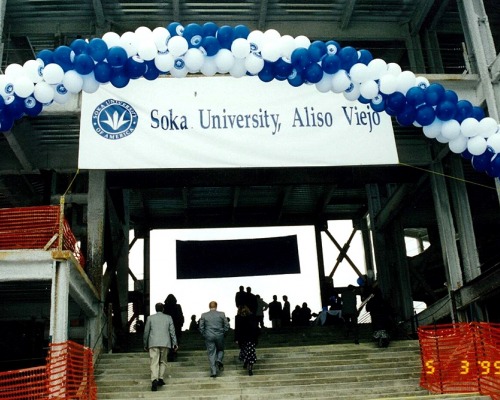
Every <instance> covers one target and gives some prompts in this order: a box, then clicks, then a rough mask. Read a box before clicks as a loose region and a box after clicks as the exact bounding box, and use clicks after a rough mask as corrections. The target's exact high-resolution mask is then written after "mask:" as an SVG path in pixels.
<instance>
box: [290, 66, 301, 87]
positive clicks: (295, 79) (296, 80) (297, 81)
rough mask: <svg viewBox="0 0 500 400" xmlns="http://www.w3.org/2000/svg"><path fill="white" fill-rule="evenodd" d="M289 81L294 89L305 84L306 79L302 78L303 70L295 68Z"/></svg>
mask: <svg viewBox="0 0 500 400" xmlns="http://www.w3.org/2000/svg"><path fill="white" fill-rule="evenodd" d="M287 81H288V83H289V84H290V85H291V86H293V87H299V86H300V85H302V84H304V78H303V77H302V73H301V70H298V69H297V68H293V70H292V73H291V74H290V75H289V76H288V78H287Z"/></svg>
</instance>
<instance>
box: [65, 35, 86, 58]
mask: <svg viewBox="0 0 500 400" xmlns="http://www.w3.org/2000/svg"><path fill="white" fill-rule="evenodd" d="M69 47H71V50H73V51H74V52H75V54H76V55H78V54H82V53H86V52H87V50H88V48H89V44H88V43H87V41H86V40H84V39H75V40H73V41H72V42H71V44H70V45H69Z"/></svg>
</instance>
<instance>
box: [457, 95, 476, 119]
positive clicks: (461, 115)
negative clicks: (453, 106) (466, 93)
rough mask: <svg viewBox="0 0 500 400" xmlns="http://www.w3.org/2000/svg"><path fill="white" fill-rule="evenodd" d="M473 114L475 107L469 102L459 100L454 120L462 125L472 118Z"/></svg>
mask: <svg viewBox="0 0 500 400" xmlns="http://www.w3.org/2000/svg"><path fill="white" fill-rule="evenodd" d="M472 112H473V106H472V103H471V102H470V101H469V100H459V101H458V102H457V112H456V113H455V116H454V118H455V119H456V120H457V121H458V122H460V123H461V122H462V121H463V120H464V119H467V118H470V117H472Z"/></svg>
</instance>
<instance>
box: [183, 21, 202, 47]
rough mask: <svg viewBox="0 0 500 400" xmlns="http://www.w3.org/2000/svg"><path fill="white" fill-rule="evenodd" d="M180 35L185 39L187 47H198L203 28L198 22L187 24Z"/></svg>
mask: <svg viewBox="0 0 500 400" xmlns="http://www.w3.org/2000/svg"><path fill="white" fill-rule="evenodd" d="M182 37H183V38H184V39H186V40H187V42H188V46H189V47H195V48H198V47H200V45H201V40H202V39H203V28H202V27H201V25H199V24H194V23H193V24H188V25H186V26H185V28H184V32H182Z"/></svg>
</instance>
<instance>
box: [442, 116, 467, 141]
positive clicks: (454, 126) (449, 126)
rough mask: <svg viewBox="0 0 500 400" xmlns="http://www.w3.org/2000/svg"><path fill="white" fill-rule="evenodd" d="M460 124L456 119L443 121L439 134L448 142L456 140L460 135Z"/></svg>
mask: <svg viewBox="0 0 500 400" xmlns="http://www.w3.org/2000/svg"><path fill="white" fill-rule="evenodd" d="M461 133H462V132H461V130H460V122H458V121H457V120H456V119H450V120H449V121H444V122H443V126H442V127H441V134H442V135H443V136H444V137H445V138H448V139H450V140H453V139H456V138H457V137H459V136H463V135H461Z"/></svg>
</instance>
